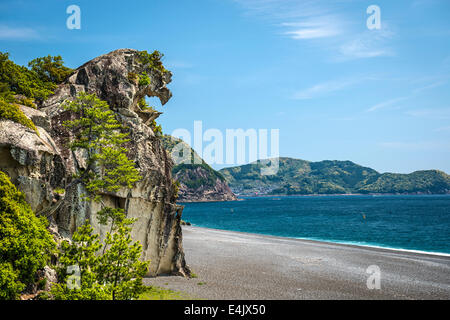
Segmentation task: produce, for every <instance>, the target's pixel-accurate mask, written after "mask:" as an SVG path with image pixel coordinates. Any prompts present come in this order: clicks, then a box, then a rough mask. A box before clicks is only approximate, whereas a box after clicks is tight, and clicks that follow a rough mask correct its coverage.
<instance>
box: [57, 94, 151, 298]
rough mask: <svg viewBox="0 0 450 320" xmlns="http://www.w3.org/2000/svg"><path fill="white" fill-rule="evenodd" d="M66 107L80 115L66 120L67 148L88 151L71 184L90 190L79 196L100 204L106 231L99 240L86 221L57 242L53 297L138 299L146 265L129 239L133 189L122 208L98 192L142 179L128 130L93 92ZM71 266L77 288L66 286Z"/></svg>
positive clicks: (139, 249) (100, 217)
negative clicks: (131, 154)
mask: <svg viewBox="0 0 450 320" xmlns="http://www.w3.org/2000/svg"><path fill="white" fill-rule="evenodd" d="M64 108H65V109H66V110H68V111H71V112H73V113H74V114H77V115H78V116H79V117H77V118H76V119H75V120H70V121H66V122H65V123H64V125H65V126H66V127H67V128H68V129H70V130H73V132H75V139H74V140H73V142H72V143H70V148H71V149H72V150H73V151H76V150H78V151H79V150H83V151H84V152H85V153H86V154H87V168H86V169H85V170H81V172H79V173H78V174H77V175H76V176H75V177H74V181H72V182H71V184H70V186H69V187H73V186H74V185H75V184H82V185H83V186H84V188H86V190H87V193H88V194H87V195H86V197H85V198H84V199H83V200H84V201H95V202H97V203H99V204H100V206H101V210H100V211H99V212H97V219H98V222H99V224H101V225H104V226H108V229H109V231H108V232H107V233H106V236H105V239H104V241H103V242H101V241H99V236H98V235H97V234H94V233H93V228H92V227H91V226H90V225H89V223H88V221H86V223H85V224H84V225H82V226H80V227H79V228H78V230H77V232H75V234H74V235H73V237H72V240H73V241H72V243H69V242H67V241H64V242H62V243H61V246H60V251H61V252H60V254H59V264H58V280H59V283H57V284H55V285H54V286H53V288H52V291H51V294H52V297H53V298H54V299H57V300H97V299H101V300H105V299H108V300H109V299H112V300H131V299H137V298H138V297H139V295H140V294H141V293H142V292H143V291H144V289H145V288H144V286H143V284H142V278H143V277H144V276H145V274H146V273H147V270H148V265H149V263H148V262H141V261H140V260H139V259H140V256H141V253H142V246H141V244H140V243H139V242H133V241H132V238H131V225H132V224H133V223H134V222H135V220H134V219H129V218H127V214H128V205H127V204H128V201H129V199H130V197H131V193H130V192H128V194H127V198H126V200H125V206H124V208H120V207H118V208H117V207H110V206H107V205H105V204H104V203H103V201H102V195H104V194H106V193H109V194H110V193H114V192H118V191H119V190H121V189H125V190H127V189H128V190H129V189H131V188H133V186H134V184H135V183H136V182H137V181H139V180H140V179H141V177H140V176H139V172H138V170H137V169H136V168H135V165H134V163H133V161H132V160H130V159H129V158H128V157H127V154H126V152H127V149H125V148H124V144H125V143H126V142H128V139H127V137H128V133H123V132H121V131H124V128H123V127H122V126H121V124H120V123H119V122H118V121H117V119H116V118H115V114H114V112H112V111H111V110H110V108H109V105H108V104H107V103H106V102H105V101H102V100H100V99H99V98H97V96H95V95H94V94H90V95H89V94H86V93H79V94H78V96H77V98H76V99H75V100H74V101H68V102H66V103H65V104H64ZM71 266H77V267H78V270H79V272H80V275H81V277H80V279H78V280H79V283H78V284H77V287H76V288H73V287H72V285H71V284H70V279H72V278H71V277H72V275H71V272H72V271H73V270H70V267H71ZM67 280H69V281H67Z"/></svg>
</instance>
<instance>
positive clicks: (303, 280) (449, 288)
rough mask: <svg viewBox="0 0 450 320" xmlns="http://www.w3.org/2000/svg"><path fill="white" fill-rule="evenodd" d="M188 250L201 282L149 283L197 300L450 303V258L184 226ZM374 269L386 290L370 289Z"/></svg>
mask: <svg viewBox="0 0 450 320" xmlns="http://www.w3.org/2000/svg"><path fill="white" fill-rule="evenodd" d="M183 246H184V251H185V254H186V260H187V263H188V265H189V266H190V267H191V268H192V270H193V271H194V273H195V274H196V275H197V278H191V279H184V278H182V277H175V276H159V277H156V278H146V279H145V281H144V282H145V284H147V285H156V286H160V287H163V288H168V289H172V290H176V291H182V292H184V293H187V294H188V295H189V296H191V297H192V298H194V299H220V300H226V299H238V300H240V299H256V300H263V299H289V300H292V299H450V257H449V256H439V255H429V254H421V253H412V252H403V251H393V250H388V249H379V248H370V247H360V246H352V245H342V244H334V243H326V242H318V241H309V240H296V239H289V238H280V237H271V236H264V235H255V234H248V233H240V232H230V231H222V230H215V229H206V228H199V227H192V226H184V227H183ZM374 265H375V266H377V267H378V268H379V270H380V285H381V288H380V289H379V290H378V289H372V290H370V289H368V286H367V280H368V278H369V277H370V276H371V275H370V274H369V273H367V272H366V271H367V269H368V267H369V266H374ZM371 283H373V282H371Z"/></svg>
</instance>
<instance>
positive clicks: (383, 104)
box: [367, 97, 410, 112]
mask: <svg viewBox="0 0 450 320" xmlns="http://www.w3.org/2000/svg"><path fill="white" fill-rule="evenodd" d="M409 98H410V97H398V98H394V99H389V100H386V101H383V102H380V103H377V104H376V105H374V106H372V107H370V108H369V109H367V111H368V112H373V111H376V110H379V109H383V108H386V107H391V106H393V105H395V104H397V103H398V102H401V101H404V100H407V99H409Z"/></svg>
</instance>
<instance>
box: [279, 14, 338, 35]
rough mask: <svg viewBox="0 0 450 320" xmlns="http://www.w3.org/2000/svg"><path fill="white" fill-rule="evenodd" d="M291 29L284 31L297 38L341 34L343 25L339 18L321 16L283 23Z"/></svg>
mask: <svg viewBox="0 0 450 320" xmlns="http://www.w3.org/2000/svg"><path fill="white" fill-rule="evenodd" d="M281 26H282V27H288V28H290V29H291V31H287V32H284V34H286V35H288V36H290V37H291V38H292V39H295V40H304V39H317V38H327V37H333V36H337V35H339V34H341V32H342V26H341V23H340V22H339V19H337V18H335V17H331V16H319V17H314V18H310V19H308V20H306V21H303V22H294V23H282V24H281Z"/></svg>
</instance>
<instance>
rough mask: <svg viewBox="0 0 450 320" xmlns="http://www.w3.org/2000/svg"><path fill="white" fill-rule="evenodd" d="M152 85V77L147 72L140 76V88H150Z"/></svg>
mask: <svg viewBox="0 0 450 320" xmlns="http://www.w3.org/2000/svg"><path fill="white" fill-rule="evenodd" d="M150 83H151V80H150V77H149V76H148V74H146V73H145V72H142V73H141V74H140V75H139V85H140V86H148V85H149V84H150Z"/></svg>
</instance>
